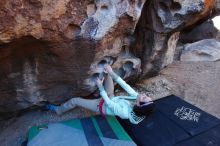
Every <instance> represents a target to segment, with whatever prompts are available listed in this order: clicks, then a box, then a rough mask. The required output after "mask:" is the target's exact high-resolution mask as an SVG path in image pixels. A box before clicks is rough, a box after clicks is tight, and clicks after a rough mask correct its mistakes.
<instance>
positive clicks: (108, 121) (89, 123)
mask: <svg viewBox="0 0 220 146" xmlns="http://www.w3.org/2000/svg"><path fill="white" fill-rule="evenodd" d="M50 145H51V146H107V145H111V146H114V145H115V146H118V145H120V146H136V144H135V143H134V142H133V141H132V139H131V138H130V137H129V135H128V134H127V133H126V132H125V131H124V129H123V128H122V127H121V125H120V124H119V122H118V121H117V119H116V118H115V117H114V116H105V117H104V116H94V117H89V118H82V119H73V120H69V121H64V122H60V123H53V124H44V125H40V126H34V127H32V128H30V129H29V132H28V146H50Z"/></svg>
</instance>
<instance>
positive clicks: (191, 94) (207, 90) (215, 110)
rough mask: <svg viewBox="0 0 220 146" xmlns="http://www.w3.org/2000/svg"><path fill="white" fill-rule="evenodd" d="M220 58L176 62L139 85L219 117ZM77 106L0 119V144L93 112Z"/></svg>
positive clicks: (14, 145) (10, 145)
mask: <svg viewBox="0 0 220 146" xmlns="http://www.w3.org/2000/svg"><path fill="white" fill-rule="evenodd" d="M219 86H220V62H195V63H190V62H189V63H186V62H185V63H181V62H174V63H173V64H172V65H169V66H168V67H167V68H165V69H164V70H162V71H161V73H160V75H159V76H157V77H154V78H151V79H149V80H142V81H141V82H139V83H137V85H136V89H137V90H138V91H140V92H145V93H147V94H148V95H149V96H151V97H152V98H153V99H158V98H162V97H164V96H167V95H170V94H174V95H177V96H180V97H182V98H183V99H184V100H186V101H188V102H190V103H192V104H194V105H196V106H197V107H199V108H201V109H203V110H205V111H207V112H209V113H211V114H212V115H215V116H216V117H218V118H220V106H219V104H220V90H219ZM93 114H95V113H91V112H89V111H87V110H85V109H82V108H76V109H74V110H72V111H70V112H68V113H66V114H65V115H63V116H57V115H55V114H53V113H51V112H46V111H40V110H34V111H29V112H27V113H24V114H23V115H21V116H20V117H17V118H13V119H10V120H8V121H0V124H1V126H0V145H1V146H20V145H21V143H22V142H23V141H24V140H25V138H26V134H27V131H28V129H29V128H30V127H31V126H33V125H39V124H42V123H51V122H57V121H63V120H68V119H72V118H79V117H87V116H90V115H93Z"/></svg>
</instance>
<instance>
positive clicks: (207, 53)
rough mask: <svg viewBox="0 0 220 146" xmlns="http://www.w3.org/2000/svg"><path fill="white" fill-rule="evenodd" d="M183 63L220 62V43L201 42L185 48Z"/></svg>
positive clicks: (207, 40) (212, 41) (182, 55)
mask: <svg viewBox="0 0 220 146" xmlns="http://www.w3.org/2000/svg"><path fill="white" fill-rule="evenodd" d="M180 60H181V61H218V60H220V42H219V41H217V40H215V39H206V40H201V41H198V42H195V43H192V44H186V45H184V47H183V50H182V52H181V56H180Z"/></svg>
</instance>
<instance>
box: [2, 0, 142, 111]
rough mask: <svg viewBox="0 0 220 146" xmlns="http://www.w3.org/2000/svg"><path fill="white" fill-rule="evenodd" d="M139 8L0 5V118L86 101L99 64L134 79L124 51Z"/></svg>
mask: <svg viewBox="0 0 220 146" xmlns="http://www.w3.org/2000/svg"><path fill="white" fill-rule="evenodd" d="M144 2H145V0H139V1H130V0H99V1H95V0H83V1H82V0H24V1H18V0H1V1H0V60H1V62H0V95H1V97H0V112H1V111H2V112H3V111H15V110H19V109H23V108H26V107H29V106H32V105H39V104H40V103H41V102H44V101H49V102H57V103H59V102H63V101H64V100H66V99H68V98H71V97H72V96H88V95H89V94H91V93H92V92H94V91H95V90H96V87H95V84H94V79H95V78H96V77H99V76H102V73H103V69H102V68H103V65H104V64H105V63H109V64H112V63H114V65H113V68H114V69H115V70H116V71H117V72H118V73H120V74H121V75H122V76H124V77H133V78H135V77H137V76H138V75H139V73H140V71H141V70H140V63H141V61H140V59H139V58H137V57H135V56H132V55H130V52H129V51H126V50H128V47H129V44H130V42H131V39H132V37H131V34H132V32H133V31H134V29H135V26H136V23H137V22H138V20H139V17H140V15H141V11H142V7H143V4H144ZM98 68H99V69H98ZM100 68H101V69H100Z"/></svg>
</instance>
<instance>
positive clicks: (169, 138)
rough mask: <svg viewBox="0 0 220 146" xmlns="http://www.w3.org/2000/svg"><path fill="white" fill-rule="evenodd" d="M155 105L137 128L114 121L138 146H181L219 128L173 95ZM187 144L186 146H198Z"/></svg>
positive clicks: (211, 119) (205, 116)
mask: <svg viewBox="0 0 220 146" xmlns="http://www.w3.org/2000/svg"><path fill="white" fill-rule="evenodd" d="M155 103H156V108H155V111H154V113H153V114H152V115H150V116H149V117H147V118H146V119H145V120H143V121H142V122H141V123H139V124H138V125H134V124H131V123H130V122H129V121H128V120H124V119H120V118H118V120H119V122H120V123H121V125H122V126H123V127H124V129H125V130H126V131H127V133H128V134H129V135H130V137H131V138H132V139H133V140H134V142H135V143H136V144H137V145H138V146H173V145H176V144H181V142H184V141H186V140H190V139H192V138H194V137H195V136H198V135H200V134H203V133H204V132H206V131H209V130H210V129H212V128H214V127H216V126H218V125H219V124H220V120H219V119H217V118H215V117H214V116H212V115H210V114H208V113H206V112H204V111H202V110H200V109H199V108H197V107H195V106H193V105H191V104H189V103H187V102H185V101H184V100H182V99H180V98H179V97H176V96H173V95H172V96H168V97H165V98H162V99H159V100H157V101H155ZM217 131H218V130H217ZM190 142H191V141H189V143H187V145H189V146H191V145H192V146H200V145H195V142H194V143H192V144H190ZM219 145H220V143H219Z"/></svg>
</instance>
